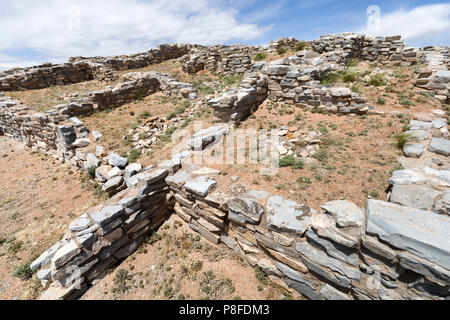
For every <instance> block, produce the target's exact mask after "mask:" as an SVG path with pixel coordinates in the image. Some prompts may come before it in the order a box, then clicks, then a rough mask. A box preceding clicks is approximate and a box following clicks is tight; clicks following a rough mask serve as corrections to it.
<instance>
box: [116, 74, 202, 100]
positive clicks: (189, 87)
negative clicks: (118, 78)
mask: <svg viewBox="0 0 450 320" xmlns="http://www.w3.org/2000/svg"><path fill="white" fill-rule="evenodd" d="M143 78H144V79H145V78H156V79H158V81H159V83H160V90H162V91H163V92H164V93H165V94H166V95H168V96H170V97H173V98H180V99H181V98H185V99H195V98H196V97H197V90H196V89H195V88H194V85H193V84H190V83H184V82H179V81H177V80H176V79H175V78H174V77H173V75H171V74H167V73H160V72H154V71H151V72H130V73H127V74H125V75H124V80H125V81H136V80H139V79H143Z"/></svg>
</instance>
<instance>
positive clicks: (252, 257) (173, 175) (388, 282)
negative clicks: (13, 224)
mask: <svg viewBox="0 0 450 320" xmlns="http://www.w3.org/2000/svg"><path fill="white" fill-rule="evenodd" d="M311 45H312V48H313V51H301V52H297V53H296V54H295V55H293V56H291V57H289V58H285V59H281V60H278V61H272V62H269V63H266V62H257V63H253V62H252V61H251V58H250V57H251V54H250V52H252V51H251V49H249V47H244V48H242V47H241V48H240V49H236V48H233V47H224V48H225V49H223V48H222V49H218V47H211V48H206V49H205V50H203V51H202V50H200V51H199V50H198V48H196V49H195V50H194V51H193V52H192V53H191V54H190V55H187V56H186V55H185V54H186V52H184V49H183V50H181V51H180V52H179V51H177V50H175V51H174V52H172V51H170V52H172V53H170V54H167V55H161V56H158V55H157V54H156V53H155V52H152V53H147V54H142V55H135V56H130V57H126V58H123V57H113V58H101V57H96V58H89V59H87V58H74V59H72V61H71V63H72V66H74V65H78V64H82V65H86V64H87V65H89V64H93V63H99V64H103V65H104V66H105V68H111V69H114V70H122V69H124V68H125V69H133V68H139V67H142V66H143V65H149V64H151V63H155V61H162V60H161V59H164V58H162V57H163V56H164V57H166V58H168V57H170V58H171V59H175V58H179V57H180V56H183V55H184V56H183V57H182V58H181V60H182V61H184V62H185V64H184V70H185V71H186V72H198V71H199V70H203V69H205V70H209V71H214V72H219V73H224V74H229V73H230V72H238V73H241V72H242V73H246V75H245V76H244V80H243V82H242V84H240V86H239V87H238V88H236V89H234V90H232V91H230V92H227V93H224V94H223V95H222V96H219V97H216V98H213V97H212V98H211V99H209V100H208V104H209V105H210V106H211V107H212V108H213V109H214V110H215V115H216V117H217V118H218V119H220V120H222V121H225V122H229V121H230V122H240V121H243V120H244V119H245V118H246V117H247V116H248V115H249V114H251V112H252V111H254V110H256V108H257V107H258V106H259V105H260V104H261V103H262V102H263V101H264V100H266V99H269V100H271V101H274V102H282V103H286V104H291V105H298V106H299V107H305V108H309V109H314V108H319V107H320V108H324V109H326V110H328V111H329V112H339V113H343V114H347V113H354V114H369V115H370V114H376V113H377V112H376V111H375V110H374V108H372V107H371V106H369V105H367V101H366V100H365V99H364V98H362V97H360V96H359V95H357V94H354V93H353V92H351V91H350V90H348V89H347V88H336V87H333V86H327V85H321V84H320V81H319V80H320V78H321V77H322V76H324V75H326V74H328V73H330V72H332V71H338V70H341V68H342V67H343V66H344V65H345V64H346V63H347V61H348V59H353V58H355V59H364V60H368V61H378V62H379V63H393V64H397V65H398V64H404V65H410V64H412V63H415V62H420V66H421V68H420V70H419V73H418V78H417V80H416V85H417V86H419V87H422V88H424V89H426V90H429V91H431V92H433V94H435V96H436V97H439V99H440V100H441V101H443V102H445V101H447V102H448V98H449V95H448V89H449V80H450V79H449V77H448V74H447V73H448V64H449V59H448V49H445V48H424V49H411V48H405V46H404V45H403V44H402V43H401V41H400V39H399V38H398V37H388V38H383V39H382V38H374V39H372V38H369V37H366V36H362V35H354V34H344V35H333V36H329V35H328V36H324V37H321V38H320V39H318V40H315V41H312V42H311ZM161 48H171V47H164V46H163V47H161ZM183 48H188V47H183ZM237 48H239V47H237ZM223 50H224V51H223ZM258 50H260V51H264V48H259V49H257V50H256V51H255V52H257V51H258ZM223 52H226V53H223ZM233 55H234V56H233ZM150 56H152V58H150ZM230 61H231V62H230ZM42 68H49V69H45V70H46V71H45V72H50V74H51V76H48V75H46V76H45V79H56V78H58V77H59V80H58V81H60V82H57V84H58V83H59V84H67V83H66V82H65V81H71V80H69V78H70V77H67V78H66V77H65V76H61V72H62V71H61V69H60V68H53V69H52V67H51V66H46V67H42V66H41V67H37V68H30V69H26V70H25V69H22V70H12V71H7V72H5V73H3V78H0V81H1V83H2V89H1V90H3V91H7V90H10V89H13V88H17V87H21V88H28V89H30V88H33V87H34V88H38V87H41V86H44V85H52V84H51V81H53V80H51V81H50V80H49V82H47V81H43V82H42V81H41V80H38V81H37V82H36V80H32V79H34V78H35V77H38V76H36V75H37V74H41V73H40V72H43V71H42V70H41V69H42ZM88 69H89V68H88ZM88 69H86V70H88ZM241 69H242V70H241ZM67 72H68V73H70V71H67ZM63 74H64V72H63ZM21 77H22V78H21ZM90 77H93V75H92V74H91V76H90ZM6 78H8V79H16V80H14V81H13V80H5V79H6ZM81 78H82V77H78V78H74V80H73V81H80V79H81ZM25 79H28V80H25ZM75 79H76V80H75ZM124 80H125V82H123V83H120V84H118V85H117V86H116V87H114V88H106V89H105V90H102V91H99V92H93V93H87V94H83V95H82V96H79V97H76V98H74V100H73V101H71V102H69V103H68V104H66V105H61V106H57V107H55V108H53V109H52V110H50V111H48V112H46V113H45V114H41V113H36V112H32V111H31V110H30V109H29V108H28V107H27V106H25V105H23V104H22V103H21V102H20V101H17V100H13V99H11V98H9V97H7V96H5V95H3V94H0V133H1V134H5V135H8V136H11V137H12V138H14V139H16V140H18V141H21V142H23V143H24V144H26V145H27V146H30V147H33V148H34V149H37V150H39V151H42V152H46V153H48V154H51V155H53V156H54V157H55V158H58V159H61V160H64V161H67V162H69V163H71V164H72V165H73V166H75V167H78V168H81V169H83V170H86V171H88V172H89V171H90V172H94V177H93V178H94V179H96V180H97V181H99V182H100V183H101V184H102V188H103V190H104V191H105V192H111V193H112V194H115V195H114V196H113V197H112V198H111V199H110V200H108V201H107V202H105V203H104V204H101V205H99V206H96V207H94V208H91V209H89V210H87V211H86V212H85V213H84V214H83V215H82V216H80V217H78V218H77V219H75V220H74V221H73V222H72V223H71V224H70V226H69V229H68V230H67V232H66V234H65V235H64V237H63V239H62V240H60V241H59V242H58V243H56V244H55V245H54V246H53V247H51V248H50V249H49V250H47V251H46V252H44V253H43V254H42V255H41V256H40V257H39V258H38V259H36V260H35V261H34V262H33V263H32V264H31V268H32V270H34V271H37V275H38V278H39V279H40V280H41V282H42V284H43V285H44V286H45V287H46V289H47V290H46V291H45V292H44V294H43V295H42V296H41V299H75V298H78V297H80V296H81V295H82V294H83V293H84V292H85V291H86V290H87V289H88V288H89V286H91V285H95V283H96V282H97V281H98V279H99V278H101V277H102V276H103V275H104V274H105V273H106V272H108V269H109V268H110V267H112V266H114V265H115V264H117V263H118V262H119V261H121V260H122V259H124V258H126V257H127V256H129V255H130V254H132V253H133V252H135V251H136V250H137V249H138V248H139V246H140V245H141V244H142V243H143V242H144V241H145V240H146V238H147V237H148V236H149V235H150V234H151V232H153V231H155V230H157V229H158V227H159V226H160V225H162V223H163V222H164V221H165V220H166V219H167V218H168V217H169V216H170V215H171V214H176V215H178V216H179V217H180V218H181V219H183V220H184V221H185V222H186V223H188V224H189V226H190V227H191V229H192V230H193V231H195V232H197V233H199V234H200V235H202V236H203V237H204V238H206V239H207V240H208V241H210V242H212V243H214V244H219V243H223V244H224V245H226V246H228V247H229V248H230V249H231V250H233V251H234V252H235V253H236V254H238V255H239V256H240V257H242V259H243V260H244V261H246V262H247V263H248V265H249V266H252V267H256V266H259V268H260V269H261V270H263V271H264V272H265V273H266V274H267V275H268V276H269V278H270V279H271V280H273V281H275V282H277V283H281V284H284V285H286V286H287V287H289V288H291V289H293V290H296V291H297V292H299V293H301V294H302V295H303V296H305V297H307V298H309V299H313V300H322V299H327V300H354V299H358V300H380V299H381V300H389V299H436V300H443V299H448V298H449V297H450V289H449V288H450V260H449V257H450V242H449V231H448V230H450V200H449V187H450V171H449V168H450V163H449V162H448V158H447V157H448V156H449V155H450V143H449V140H448V136H449V133H448V129H447V125H448V124H447V120H446V119H444V118H441V117H442V115H443V114H441V113H439V112H436V113H435V117H434V118H430V119H419V120H412V121H411V123H410V131H409V132H408V141H407V143H406V145H405V148H404V155H405V157H404V158H402V159H401V163H402V165H403V167H404V168H405V169H403V170H397V171H394V172H393V174H392V177H391V179H390V180H389V185H390V187H389V190H388V192H389V193H388V198H387V201H379V200H373V199H369V200H368V201H367V204H366V207H365V208H360V207H358V206H357V205H355V204H353V203H351V202H348V201H344V200H337V201H330V202H328V203H325V204H323V205H322V206H321V210H320V211H319V212H317V211H316V210H314V209H312V208H309V207H307V206H305V205H303V204H301V203H296V202H294V201H291V200H289V199H285V198H283V197H280V196H277V195H272V194H270V193H268V192H265V191H257V190H250V189H248V188H247V187H246V186H241V188H239V190H234V189H230V188H228V186H223V185H222V186H221V185H219V184H218V183H217V181H216V179H215V175H217V174H218V172H216V171H215V170H213V169H209V168H204V167H200V166H195V165H191V164H189V163H188V162H187V161H186V159H188V158H189V157H190V156H191V155H192V154H193V153H194V152H200V153H203V152H208V150H209V148H210V147H211V146H213V145H214V144H217V143H222V142H223V140H224V137H225V136H227V135H228V134H229V127H228V125H225V124H221V125H217V126H215V127H211V128H208V129H205V130H203V131H201V132H199V133H197V134H196V135H195V136H194V137H193V138H192V139H191V140H189V141H187V142H186V144H185V148H184V150H183V151H182V152H180V153H179V154H176V155H174V156H173V157H172V159H171V160H169V161H165V162H163V163H160V164H159V166H158V167H157V168H143V167H142V165H140V164H138V163H131V164H130V163H128V160H127V159H125V158H122V157H120V156H119V155H117V154H115V153H114V152H111V153H110V154H109V155H105V154H104V152H103V149H102V148H101V146H99V145H97V146H95V151H94V148H93V147H94V145H93V144H92V141H91V140H90V138H89V129H88V128H86V127H85V126H84V124H83V123H82V122H81V121H79V120H78V119H77V118H76V117H75V115H79V114H85V113H90V112H92V111H93V110H95V109H103V108H114V107H117V106H119V105H121V104H124V103H126V102H128V101H131V100H132V99H134V98H135V97H136V95H137V94H139V95H141V94H142V95H148V94H152V93H154V92H156V91H161V90H162V91H164V92H165V93H166V94H168V95H170V96H174V97H184V98H189V99H193V100H195V99H196V92H195V89H194V87H193V86H192V85H190V84H183V83H180V82H178V81H176V80H175V79H174V78H173V77H172V76H171V75H167V74H161V73H156V72H148V73H129V74H127V75H125V76H124ZM30 81H31V82H30ZM29 83H33V84H29ZM5 84H6V85H5ZM152 121H153V120H152ZM91 133H92V136H93V137H94V139H95V140H96V141H97V140H98V139H101V134H100V133H98V132H91ZM427 159H428V160H427ZM430 159H431V160H430ZM427 161H428V162H427ZM74 277H76V278H74ZM74 279H76V280H77V281H75V282H74ZM78 280H79V281H78Z"/></svg>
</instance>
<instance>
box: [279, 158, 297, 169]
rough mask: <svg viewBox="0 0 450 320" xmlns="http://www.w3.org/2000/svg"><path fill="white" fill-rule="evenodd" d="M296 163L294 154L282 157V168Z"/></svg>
mask: <svg viewBox="0 0 450 320" xmlns="http://www.w3.org/2000/svg"><path fill="white" fill-rule="evenodd" d="M294 164H295V159H294V156H285V157H283V158H281V159H280V168H285V167H290V166H293V165H294Z"/></svg>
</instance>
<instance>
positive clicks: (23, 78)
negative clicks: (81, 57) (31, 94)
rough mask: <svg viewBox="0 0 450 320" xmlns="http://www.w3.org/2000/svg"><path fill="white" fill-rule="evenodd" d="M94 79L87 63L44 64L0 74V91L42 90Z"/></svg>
mask: <svg viewBox="0 0 450 320" xmlns="http://www.w3.org/2000/svg"><path fill="white" fill-rule="evenodd" d="M92 79H94V75H93V73H92V70H91V67H90V65H89V63H86V62H78V63H65V64H60V65H53V64H44V65H40V66H36V67H32V68H24V69H11V70H7V71H4V72H0V91H15V90H21V89H26V90H31V89H43V88H47V87H50V86H56V85H67V84H73V83H78V82H83V81H88V80H92Z"/></svg>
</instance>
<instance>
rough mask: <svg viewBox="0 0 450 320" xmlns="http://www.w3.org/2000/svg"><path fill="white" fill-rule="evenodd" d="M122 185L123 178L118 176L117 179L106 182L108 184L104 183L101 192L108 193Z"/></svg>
mask: <svg viewBox="0 0 450 320" xmlns="http://www.w3.org/2000/svg"><path fill="white" fill-rule="evenodd" d="M122 184H123V177H122V176H118V177H115V178H112V179H111V180H108V182H106V183H105V184H104V185H103V187H102V191H103V192H110V191H113V190H116V189H118V188H119V187H120V186H121V185H122Z"/></svg>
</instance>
